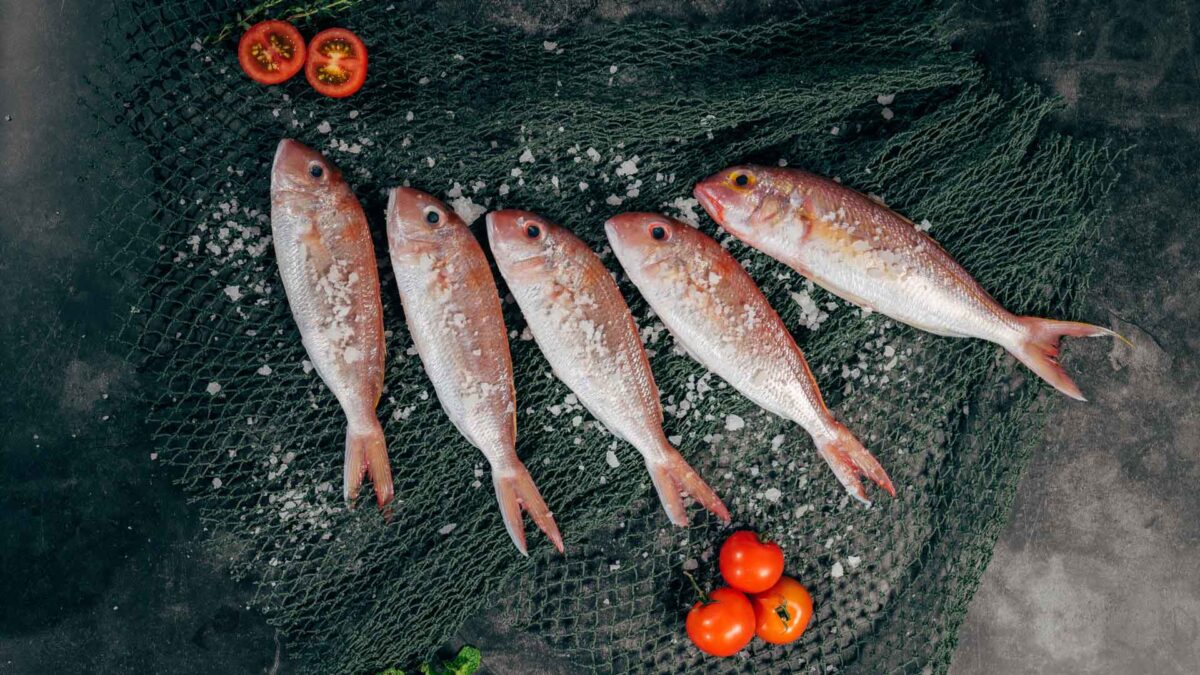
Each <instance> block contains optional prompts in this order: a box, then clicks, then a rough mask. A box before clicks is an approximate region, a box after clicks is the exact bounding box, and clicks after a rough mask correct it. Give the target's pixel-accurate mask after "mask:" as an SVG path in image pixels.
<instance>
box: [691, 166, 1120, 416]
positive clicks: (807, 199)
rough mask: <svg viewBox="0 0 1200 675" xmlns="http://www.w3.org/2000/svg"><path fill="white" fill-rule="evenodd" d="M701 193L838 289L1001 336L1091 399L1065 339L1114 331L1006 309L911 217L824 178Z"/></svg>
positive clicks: (702, 188) (747, 170)
mask: <svg viewBox="0 0 1200 675" xmlns="http://www.w3.org/2000/svg"><path fill="white" fill-rule="evenodd" d="M695 194H696V198H697V199H698V200H700V203H701V204H703V205H704V208H705V210H706V211H708V213H709V215H711V216H712V218H713V220H715V221H717V223H719V224H720V225H721V226H722V227H724V228H725V229H726V230H728V231H729V232H730V233H731V234H733V235H734V236H735V237H737V238H738V239H741V240H742V241H744V242H746V243H747V244H749V245H751V246H753V247H755V248H757V249H759V250H760V251H762V252H764V253H766V254H767V255H769V256H771V257H773V258H775V259H777V260H779V261H780V262H783V263H784V264H786V265H788V266H789V267H791V268H792V269H794V270H796V271H797V272H799V273H800V274H803V275H804V276H806V277H808V278H809V279H811V280H812V281H813V282H814V283H816V284H818V285H820V286H821V287H822V288H825V289H826V290H828V291H830V292H831V293H834V294H836V295H838V296H841V297H842V298H845V299H846V300H849V301H850V302H853V303H855V304H857V305H860V306H862V307H867V308H869V309H872V310H875V311H878V312H880V313H882V314H886V315H887V316H889V317H891V318H893V319H895V320H897V321H901V322H903V323H907V324H909V325H912V326H915V327H917V328H920V329H921V330H925V331H929V332H930V333H935V334H937V335H946V336H950V337H975V338H981V339H984V340H988V341H990V342H994V343H996V344H998V345H1000V346H1001V347H1004V348H1005V349H1007V350H1008V351H1009V352H1011V353H1012V355H1013V356H1015V357H1017V358H1018V359H1019V360H1020V361H1021V362H1022V363H1024V364H1025V365H1026V366H1028V367H1029V368H1030V369H1031V370H1032V371H1033V372H1035V373H1037V374H1038V376H1039V377H1041V378H1042V379H1044V380H1045V381H1047V382H1049V383H1050V384H1051V385H1053V386H1054V388H1056V389H1058V390H1059V391H1061V392H1062V393H1064V394H1066V395H1067V396H1070V397H1071V398H1074V399H1078V400H1080V401H1083V400H1085V399H1084V398H1083V395H1082V394H1081V393H1080V391H1079V387H1077V386H1076V385H1075V383H1074V382H1073V381H1071V378H1070V376H1068V375H1067V373H1066V371H1064V370H1063V369H1062V366H1060V365H1059V364H1058V351H1059V345H1058V342H1059V338H1061V337H1062V336H1064V335H1068V336H1073V337H1097V336H1101V335H1116V334H1115V333H1113V332H1112V331H1110V330H1108V329H1107V328H1101V327H1099V326H1092V325H1089V324H1086V323H1077V322H1074V321H1053V320H1051V319H1040V318H1037V317H1032V316H1017V315H1015V314H1013V313H1011V312H1009V311H1008V310H1006V309H1004V308H1003V307H1001V306H1000V304H999V303H997V302H996V301H995V300H994V299H992V296H990V295H988V292H987V291H985V290H984V289H983V287H982V286H980V285H979V283H978V282H976V281H975V279H974V278H972V277H971V275H970V274H969V273H967V271H966V270H965V269H963V267H962V266H961V265H959V264H958V263H957V262H955V261H954V259H953V258H951V257H950V254H948V253H946V251H945V250H943V249H942V247H941V246H939V245H938V243H937V242H936V241H934V240H933V238H932V237H930V236H929V235H927V234H925V233H924V232H923V231H921V230H919V229H918V228H917V227H916V226H915V225H913V223H912V221H910V220H908V219H907V218H905V217H904V216H901V215H900V214H898V213H896V212H894V211H892V210H891V209H889V208H887V207H886V206H883V205H882V204H880V203H878V202H876V201H875V200H873V199H871V198H869V197H867V196H865V195H863V194H860V193H858V192H855V191H854V190H851V189H850V188H847V187H844V186H842V185H841V184H839V183H836V182H834V181H832V180H829V179H827V178H822V177H820V176H816V175H814V174H811V173H808V172H805V171H799V170H796V169H784V168H778V167H764V166H754V165H746V166H736V167H732V168H729V169H725V170H724V171H720V172H718V173H715V174H713V175H712V176H709V177H708V178H706V179H704V180H703V181H701V182H700V183H698V184H696V188H695Z"/></svg>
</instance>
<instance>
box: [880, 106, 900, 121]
mask: <svg viewBox="0 0 1200 675" xmlns="http://www.w3.org/2000/svg"><path fill="white" fill-rule="evenodd" d="M880 114H881V115H883V119H885V120H890V119H892V118H893V117H895V116H896V113H894V112H892V109H891V108H884V109H883V112H882V113H880Z"/></svg>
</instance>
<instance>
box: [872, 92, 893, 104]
mask: <svg viewBox="0 0 1200 675" xmlns="http://www.w3.org/2000/svg"><path fill="white" fill-rule="evenodd" d="M895 100H896V95H895V94H880V95H878V96H876V97H875V102H876V103H878V104H879V105H891V104H892V101H895Z"/></svg>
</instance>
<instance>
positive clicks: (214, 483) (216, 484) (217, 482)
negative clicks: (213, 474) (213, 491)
mask: <svg viewBox="0 0 1200 675" xmlns="http://www.w3.org/2000/svg"><path fill="white" fill-rule="evenodd" d="M221 485H223V483H221V479H220V478H214V479H212V486H213V487H214V488H219V487H221Z"/></svg>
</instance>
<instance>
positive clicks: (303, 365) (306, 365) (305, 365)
mask: <svg viewBox="0 0 1200 675" xmlns="http://www.w3.org/2000/svg"><path fill="white" fill-rule="evenodd" d="M300 367H301V368H304V374H305V375H307V374H309V373H311V372H312V370H313V364H312V361H309V360H308V359H304V360H303V361H301V362H300Z"/></svg>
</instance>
